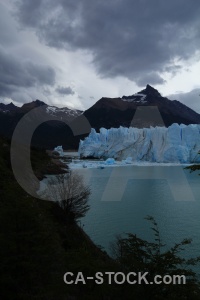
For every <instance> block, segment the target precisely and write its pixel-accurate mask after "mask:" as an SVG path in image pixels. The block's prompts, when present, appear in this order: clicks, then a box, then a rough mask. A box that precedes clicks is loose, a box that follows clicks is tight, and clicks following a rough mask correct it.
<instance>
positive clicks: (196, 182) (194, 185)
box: [79, 166, 200, 257]
mask: <svg viewBox="0 0 200 300" xmlns="http://www.w3.org/2000/svg"><path fill="white" fill-rule="evenodd" d="M116 169H117V170H116ZM79 172H80V173H82V174H83V175H84V178H85V180H86V182H87V183H89V184H90V186H91V190H92V194H91V196H90V200H89V202H90V205H91V208H90V210H89V211H88V213H87V215H86V216H85V217H84V218H83V219H82V220H81V224H82V225H83V226H84V230H85V231H86V233H87V234H88V235H89V236H90V237H91V239H92V240H93V241H94V242H95V243H96V244H98V245H101V246H102V247H103V248H104V249H105V250H106V251H107V252H108V253H110V243H111V242H112V241H114V239H115V236H116V235H117V234H124V233H128V232H132V233H135V234H137V235H138V236H139V237H141V238H144V239H147V240H152V239H153V234H152V231H151V230H150V224H149V222H148V221H146V220H145V219H144V218H145V217H146V216H147V215H151V216H153V217H154V218H155V219H156V221H157V222H158V225H159V229H160V234H161V238H162V240H163V242H164V243H165V244H167V246H169V247H170V246H171V245H173V244H174V243H175V242H176V243H177V242H179V241H181V240H182V239H184V238H192V239H193V243H192V245H189V246H188V247H187V248H186V252H185V254H186V255H187V256H190V257H191V256H193V255H194V256H197V255H200V177H199V176H198V172H194V173H190V172H189V171H188V170H184V169H183V166H168V167H163V166H142V167H140V166H127V167H118V168H112V167H110V168H105V169H103V170H100V169H84V170H79ZM116 174H117V175H116ZM117 195H118V196H119V197H118V196H117ZM106 197H107V198H106Z"/></svg>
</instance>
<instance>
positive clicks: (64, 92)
mask: <svg viewBox="0 0 200 300" xmlns="http://www.w3.org/2000/svg"><path fill="white" fill-rule="evenodd" d="M56 92H57V93H59V94H60V95H63V96H64V95H74V94H75V92H74V91H73V90H72V88H71V87H70V86H68V87H64V86H58V87H57V88H56Z"/></svg>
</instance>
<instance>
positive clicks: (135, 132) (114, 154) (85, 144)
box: [78, 123, 200, 163]
mask: <svg viewBox="0 0 200 300" xmlns="http://www.w3.org/2000/svg"><path fill="white" fill-rule="evenodd" d="M199 151H200V125H198V124H191V125H184V124H181V125H179V124H176V123H174V124H172V125H171V126H169V127H168V128H166V127H158V126H157V127H150V128H135V127H129V128H126V127H119V128H110V129H105V128H101V129H100V132H99V133H97V132H96V131H95V129H94V128H92V129H91V132H90V134H89V136H88V137H86V138H85V139H84V140H81V141H80V143H79V149H78V153H79V155H80V157H81V158H86V157H95V158H104V159H107V158H114V159H116V160H123V159H125V160H127V159H128V161H131V160H132V161H147V162H157V163H193V162H200V154H199Z"/></svg>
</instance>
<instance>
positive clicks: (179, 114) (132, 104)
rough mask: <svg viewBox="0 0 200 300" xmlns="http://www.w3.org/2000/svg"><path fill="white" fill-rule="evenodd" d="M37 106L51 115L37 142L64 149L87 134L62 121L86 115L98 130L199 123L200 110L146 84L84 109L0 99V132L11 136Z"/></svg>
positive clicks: (78, 120)
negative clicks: (74, 129) (2, 100)
mask: <svg viewBox="0 0 200 300" xmlns="http://www.w3.org/2000/svg"><path fill="white" fill-rule="evenodd" d="M36 107H40V108H41V110H40V113H41V116H45V118H47V119H48V116H50V117H51V119H52V121H47V122H45V123H43V124H42V125H40V126H39V127H38V128H37V129H36V131H35V133H34V135H33V138H32V144H33V145H34V146H37V147H38V146H39V147H44V148H53V147H55V146H56V145H59V144H60V145H63V147H64V148H65V149H76V148H77V147H78V144H79V141H80V138H84V137H85V136H86V134H83V135H81V136H76V137H74V136H73V133H72V130H71V129H70V127H69V126H67V125H66V124H64V123H63V121H64V120H67V122H73V123H74V124H76V127H77V128H78V127H80V126H81V125H80V124H82V123H81V119H82V118H83V117H86V119H87V120H88V121H89V123H90V125H91V127H92V128H95V129H96V130H97V131H99V129H100V128H101V127H104V128H107V129H108V128H111V127H116V128H118V127H119V126H124V127H130V126H133V127H138V128H143V127H150V126H166V127H168V126H170V125H171V124H173V123H178V124H181V123H183V124H186V125H189V124H200V114H198V113H196V112H195V111H193V110H192V109H191V108H189V107H187V106H186V105H184V104H182V103H181V102H179V101H177V100H169V99H168V98H166V97H162V95H161V94H160V93H159V92H158V91H157V90H156V89H154V88H153V87H152V86H150V85H147V86H146V88H145V89H143V90H141V91H140V92H138V93H136V94H133V95H131V96H123V97H122V98H120V97H118V98H107V97H103V98H101V99H100V100H98V101H97V102H96V103H95V104H94V105H93V106H91V107H90V108H89V109H87V110H86V111H85V112H82V111H80V110H72V109H69V108H67V107H65V108H58V107H55V106H49V105H47V104H46V103H44V102H43V101H40V100H36V101H33V102H31V103H26V104H24V105H23V106H22V107H21V108H19V107H17V106H15V105H14V104H13V103H10V104H8V105H5V104H2V103H1V104H0V134H2V135H4V136H6V137H9V138H11V136H12V133H13V131H14V128H15V127H16V125H17V123H18V122H19V120H20V119H21V118H22V117H23V116H24V115H25V114H26V113H27V112H29V111H31V110H32V109H33V108H36ZM54 119H55V120H54ZM80 131H81V130H80Z"/></svg>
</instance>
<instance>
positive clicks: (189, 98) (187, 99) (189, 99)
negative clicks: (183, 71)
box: [167, 88, 200, 113]
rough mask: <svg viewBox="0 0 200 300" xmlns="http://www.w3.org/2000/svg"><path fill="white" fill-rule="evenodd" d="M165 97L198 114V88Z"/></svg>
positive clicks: (199, 90)
mask: <svg viewBox="0 0 200 300" xmlns="http://www.w3.org/2000/svg"><path fill="white" fill-rule="evenodd" d="M167 97H168V98H169V99H171V100H178V101H180V102H182V103H184V104H185V105H187V106H189V107H191V108H192V109H193V110H195V111H196V112H198V113H200V88H196V89H194V90H192V91H190V92H188V93H184V92H177V93H176V94H172V95H169V96H167Z"/></svg>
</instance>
